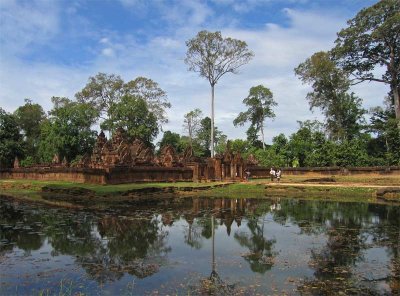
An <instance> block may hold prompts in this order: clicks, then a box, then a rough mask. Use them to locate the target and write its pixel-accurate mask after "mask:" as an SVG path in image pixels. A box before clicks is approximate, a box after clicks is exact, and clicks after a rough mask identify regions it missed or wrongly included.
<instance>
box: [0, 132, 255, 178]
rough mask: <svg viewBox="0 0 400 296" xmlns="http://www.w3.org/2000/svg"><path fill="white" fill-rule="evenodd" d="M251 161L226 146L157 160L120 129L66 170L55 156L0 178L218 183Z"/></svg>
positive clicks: (166, 153)
mask: <svg viewBox="0 0 400 296" xmlns="http://www.w3.org/2000/svg"><path fill="white" fill-rule="evenodd" d="M256 164H257V163H256V160H255V158H254V157H252V156H251V157H249V159H248V160H247V161H244V160H243V158H242V157H241V155H240V153H233V152H232V151H231V150H230V148H229V145H228V147H227V149H226V151H225V152H224V154H223V155H217V156H216V157H214V158H199V157H195V156H194V155H193V150H192V148H191V147H188V148H187V149H186V150H185V151H184V152H183V153H182V154H177V153H176V152H175V149H174V148H173V147H172V146H170V145H167V146H165V147H162V149H161V153H160V156H155V155H154V152H153V149H152V148H151V147H149V146H148V145H146V144H145V143H144V142H143V141H141V140H140V139H135V140H133V141H129V140H128V137H127V136H126V132H125V131H124V130H123V129H117V131H116V132H115V133H114V134H113V136H112V138H111V139H107V137H106V136H105V135H104V133H103V132H101V133H100V134H99V136H98V137H97V141H96V144H95V146H94V149H93V153H92V155H91V156H87V157H83V158H82V160H81V161H80V162H79V163H78V164H75V165H74V166H68V164H67V162H66V160H65V158H64V160H63V161H60V158H59V157H58V155H55V157H54V158H53V162H52V164H47V165H39V166H34V167H25V168H21V167H20V166H19V161H18V159H16V160H15V162H14V168H13V169H2V170H1V171H0V178H3V179H5V178H12V179H35V180H65V181H73V182H79V183H96V184H120V183H133V182H175V181H196V182H200V181H220V180H240V179H242V178H243V176H244V171H245V169H246V166H247V165H249V166H250V165H256Z"/></svg>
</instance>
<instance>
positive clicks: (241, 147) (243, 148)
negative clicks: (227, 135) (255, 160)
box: [229, 139, 250, 154]
mask: <svg viewBox="0 0 400 296" xmlns="http://www.w3.org/2000/svg"><path fill="white" fill-rule="evenodd" d="M229 144H230V148H231V151H232V152H239V153H241V154H243V153H246V152H247V150H248V149H249V147H250V146H249V143H248V142H247V141H246V140H242V139H235V140H232V141H229Z"/></svg>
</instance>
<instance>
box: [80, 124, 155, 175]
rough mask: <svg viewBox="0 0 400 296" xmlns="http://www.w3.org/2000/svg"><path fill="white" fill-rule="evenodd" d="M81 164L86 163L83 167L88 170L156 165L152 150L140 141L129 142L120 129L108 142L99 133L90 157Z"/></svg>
mask: <svg viewBox="0 0 400 296" xmlns="http://www.w3.org/2000/svg"><path fill="white" fill-rule="evenodd" d="M83 162H86V163H84V165H83V166H88V167H90V168H107V167H115V166H148V165H155V164H156V161H155V157H154V153H153V149H152V148H151V147H148V146H147V145H146V144H145V143H144V142H143V141H142V140H140V139H135V140H133V141H129V140H128V137H127V135H126V132H125V131H124V130H123V129H122V128H118V129H117V130H116V132H115V133H114V135H113V136H112V138H111V139H110V140H107V138H106V136H105V135H104V132H103V131H101V132H100V134H99V136H98V137H97V141H96V144H95V146H94V148H93V153H92V156H91V157H90V159H85V160H84V161H83Z"/></svg>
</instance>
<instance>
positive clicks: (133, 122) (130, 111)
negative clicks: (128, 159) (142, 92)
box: [101, 95, 159, 144]
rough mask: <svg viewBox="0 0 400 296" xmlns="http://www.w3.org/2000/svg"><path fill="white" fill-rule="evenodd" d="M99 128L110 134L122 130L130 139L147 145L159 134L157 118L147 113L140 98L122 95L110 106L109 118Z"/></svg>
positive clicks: (145, 106)
mask: <svg viewBox="0 0 400 296" xmlns="http://www.w3.org/2000/svg"><path fill="white" fill-rule="evenodd" d="M101 127H102V128H103V129H106V130H109V131H111V132H114V131H115V130H116V129H117V128H123V129H124V130H125V131H126V132H127V135H128V136H129V137H130V138H131V139H134V138H139V139H141V140H143V141H144V142H146V143H148V144H150V143H151V142H152V140H153V139H154V138H155V137H156V136H157V134H158V132H159V128H158V125H157V117H156V116H155V115H154V113H152V112H150V111H149V109H148V107H147V104H146V102H145V101H144V100H143V99H142V98H141V97H136V96H132V95H124V96H123V97H122V98H121V99H120V101H119V102H118V103H115V104H113V105H112V106H111V108H110V110H109V118H108V119H107V120H105V121H104V122H103V123H102V124H101Z"/></svg>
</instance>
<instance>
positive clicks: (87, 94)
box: [75, 73, 171, 127]
mask: <svg viewBox="0 0 400 296" xmlns="http://www.w3.org/2000/svg"><path fill="white" fill-rule="evenodd" d="M125 95H129V96H131V97H136V98H141V99H142V100H144V102H145V103H146V106H147V109H148V110H149V111H150V112H152V113H153V115H154V116H155V117H156V120H157V124H158V126H159V127H161V125H162V124H164V123H166V122H168V120H167V116H166V111H165V110H166V109H167V108H170V107H171V104H170V103H169V102H168V97H167V94H166V92H165V91H163V90H162V89H161V88H160V87H159V85H158V84H157V83H156V82H155V81H153V80H151V79H149V78H145V77H137V78H136V79H134V80H131V81H128V82H124V80H123V79H122V78H121V77H120V76H118V75H114V74H111V75H108V74H105V73H98V74H97V75H96V76H94V77H90V78H89V81H88V83H87V84H86V86H85V87H84V88H83V89H82V90H81V91H80V92H78V93H76V94H75V97H76V98H77V100H78V102H82V103H90V104H92V105H93V106H95V107H96V108H97V109H98V110H99V111H100V115H101V116H102V118H103V120H108V121H109V120H110V118H111V112H112V109H113V108H114V105H115V104H118V103H120V102H121V100H122V97H124V96H125Z"/></svg>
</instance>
